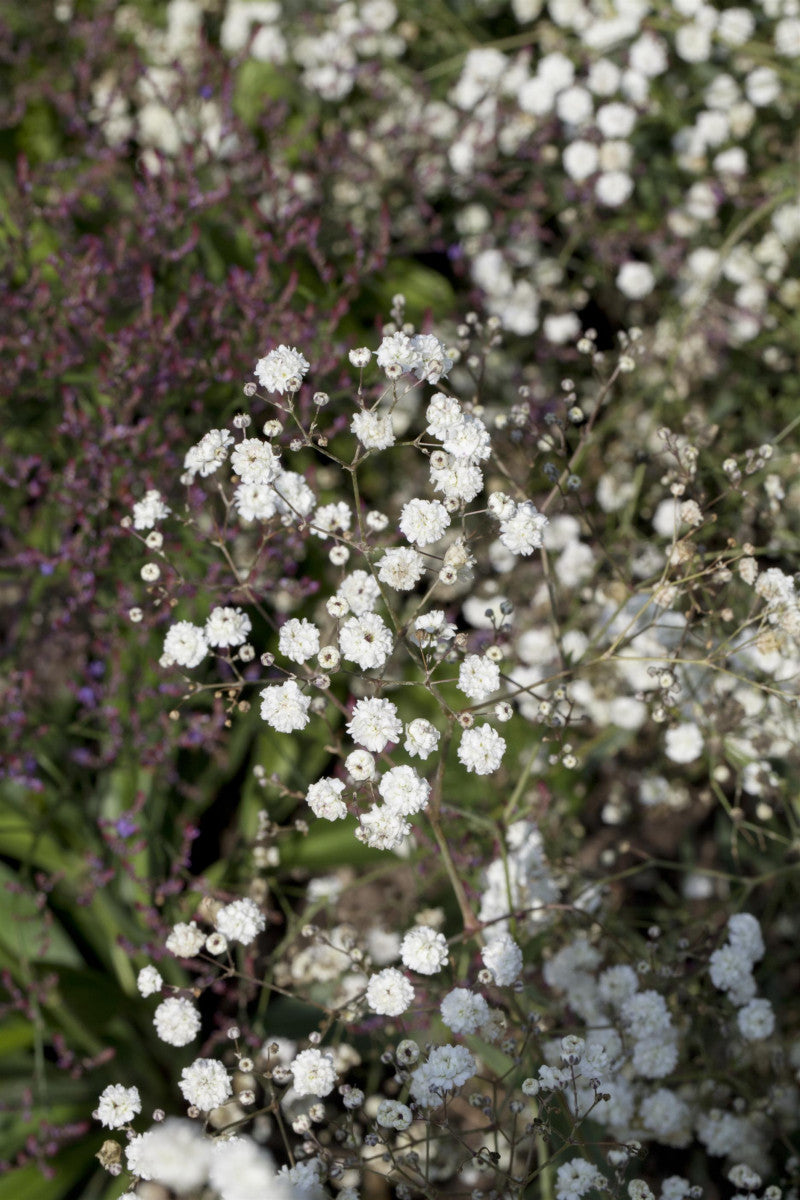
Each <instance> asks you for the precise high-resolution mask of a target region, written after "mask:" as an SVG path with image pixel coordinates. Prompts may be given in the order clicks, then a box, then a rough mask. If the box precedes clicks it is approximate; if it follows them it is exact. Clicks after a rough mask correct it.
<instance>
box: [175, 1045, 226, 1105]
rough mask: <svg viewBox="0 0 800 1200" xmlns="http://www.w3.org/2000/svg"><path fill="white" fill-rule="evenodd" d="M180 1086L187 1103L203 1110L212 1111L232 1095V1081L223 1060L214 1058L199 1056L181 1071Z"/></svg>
mask: <svg viewBox="0 0 800 1200" xmlns="http://www.w3.org/2000/svg"><path fill="white" fill-rule="evenodd" d="M178 1087H179V1088H180V1089H181V1091H182V1092H183V1097H184V1099H185V1100H186V1103H187V1104H192V1105H194V1107H195V1108H199V1109H201V1110H202V1111H203V1112H211V1110H212V1109H214V1108H219V1106H220V1104H224V1103H225V1101H226V1100H227V1099H228V1097H229V1096H231V1095H232V1094H233V1093H232V1089H231V1081H230V1079H229V1078H228V1072H227V1071H226V1070H225V1068H224V1067H223V1065H222V1063H221V1062H217V1060H216V1059H213V1058H198V1059H195V1061H194V1062H193V1063H192V1064H191V1066H189V1067H184V1068H183V1070H182V1071H181V1081H180V1083H179V1084H178Z"/></svg>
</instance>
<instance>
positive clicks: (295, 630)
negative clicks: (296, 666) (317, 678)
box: [278, 617, 319, 663]
mask: <svg viewBox="0 0 800 1200" xmlns="http://www.w3.org/2000/svg"><path fill="white" fill-rule="evenodd" d="M278 649H279V650H280V652H281V654H285V655H286V657H287V658H290V659H291V660H292V662H296V663H304V662H306V661H307V660H308V659H309V658H313V656H314V655H315V654H317V653H318V651H319V630H318V629H317V627H316V625H312V623H311V622H310V621H307V620H306V619H305V617H303V618H302V619H300V620H298V618H297V617H292V618H291V620H289V621H287V622H286V623H285V624H284V625H282V626H281V631H280V635H279V637H278Z"/></svg>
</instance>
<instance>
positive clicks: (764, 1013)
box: [736, 999, 775, 1042]
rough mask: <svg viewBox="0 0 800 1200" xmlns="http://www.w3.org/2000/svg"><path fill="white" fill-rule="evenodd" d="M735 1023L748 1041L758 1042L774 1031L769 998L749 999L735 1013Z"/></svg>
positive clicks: (773, 1016)
mask: <svg viewBox="0 0 800 1200" xmlns="http://www.w3.org/2000/svg"><path fill="white" fill-rule="evenodd" d="M736 1024H737V1025H738V1026H739V1032H740V1033H741V1035H742V1037H744V1038H747V1040H748V1042H760V1041H763V1039H764V1038H768V1037H769V1036H770V1035H771V1034H772V1033H773V1032H774V1031H775V1013H774V1012H773V1010H772V1005H771V1004H770V1002H769V1000H761V999H756V1000H750V1001H749V1002H748V1003H747V1004H745V1005H743V1007H742V1008H740V1009H739V1011H738V1013H737V1014H736Z"/></svg>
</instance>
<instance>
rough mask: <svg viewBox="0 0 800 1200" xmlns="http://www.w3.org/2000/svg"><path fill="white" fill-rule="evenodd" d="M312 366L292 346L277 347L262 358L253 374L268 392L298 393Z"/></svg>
mask: <svg viewBox="0 0 800 1200" xmlns="http://www.w3.org/2000/svg"><path fill="white" fill-rule="evenodd" d="M309 366H310V364H309V362H308V359H306V358H304V356H303V355H302V354H301V353H300V351H299V350H295V349H294V348H293V347H291V346H284V345H280V346H276V348H275V349H274V350H270V352H269V354H267V355H266V356H265V357H264V358H260V359H259V360H258V362H257V363H256V366H255V371H254V372H253V373H254V375H255V377H256V379H257V380H258V382H259V383H260V384H261V386H262V387H263V388H266V389H267V391H268V392H279V393H280V394H281V395H283V393H284V392H287V391H296V390H297V388H298V387H299V386H300V382H301V380H302V379H303V376H304V375H305V373H306V371H307V370H308V368H309Z"/></svg>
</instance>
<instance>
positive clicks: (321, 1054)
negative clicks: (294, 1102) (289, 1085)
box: [291, 1049, 336, 1096]
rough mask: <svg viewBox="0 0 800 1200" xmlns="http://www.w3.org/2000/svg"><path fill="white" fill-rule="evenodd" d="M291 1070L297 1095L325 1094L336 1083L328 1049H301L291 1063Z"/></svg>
mask: <svg viewBox="0 0 800 1200" xmlns="http://www.w3.org/2000/svg"><path fill="white" fill-rule="evenodd" d="M291 1072H292V1078H293V1080H294V1090H295V1092H296V1093H297V1095H298V1096H327V1095H329V1094H330V1092H332V1091H333V1089H334V1086H335V1084H336V1070H335V1068H334V1065H333V1055H332V1054H331V1053H330V1051H322V1050H313V1049H311V1050H301V1051H300V1053H299V1054H298V1055H297V1057H296V1058H295V1059H294V1060H293V1061H292V1063H291Z"/></svg>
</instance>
